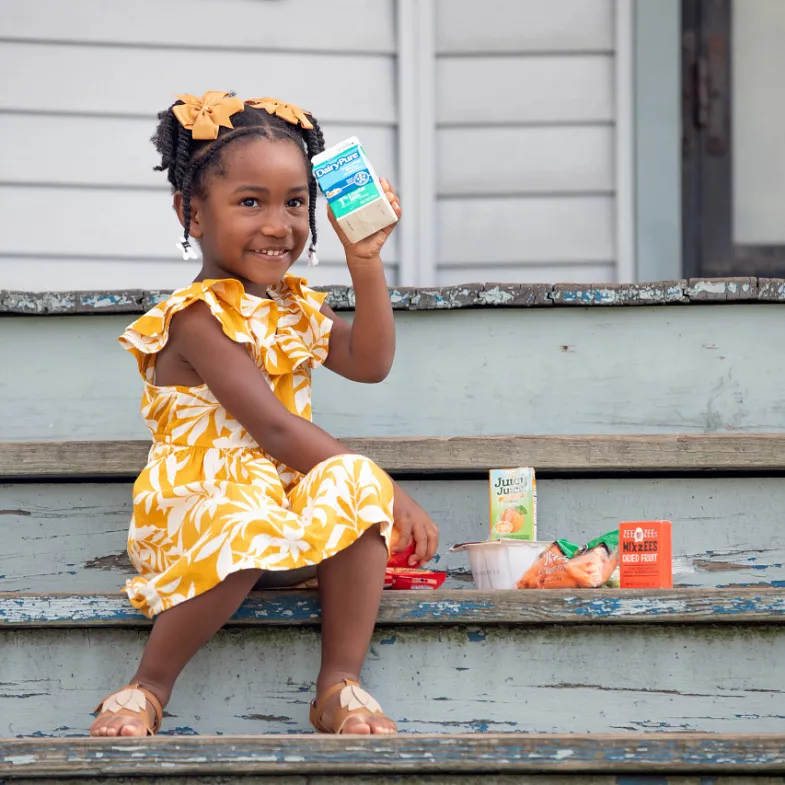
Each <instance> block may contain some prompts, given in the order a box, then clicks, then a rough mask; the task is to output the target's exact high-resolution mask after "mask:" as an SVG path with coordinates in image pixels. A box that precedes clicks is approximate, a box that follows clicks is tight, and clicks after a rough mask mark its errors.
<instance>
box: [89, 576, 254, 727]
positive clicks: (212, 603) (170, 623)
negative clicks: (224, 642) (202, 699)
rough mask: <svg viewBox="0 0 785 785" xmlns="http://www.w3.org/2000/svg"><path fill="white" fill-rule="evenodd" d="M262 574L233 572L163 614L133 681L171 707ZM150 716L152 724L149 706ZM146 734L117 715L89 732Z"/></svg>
mask: <svg viewBox="0 0 785 785" xmlns="http://www.w3.org/2000/svg"><path fill="white" fill-rule="evenodd" d="M261 573H262V571H261V570H242V571H241V572H235V573H232V574H231V575H229V576H227V578H226V579H225V580H223V581H222V582H221V583H219V584H218V585H217V586H215V587H214V588H212V589H210V591H207V592H205V593H204V594H200V595H199V596H198V597H194V598H193V599H190V600H186V601H185V602H183V603H180V604H179V605H175V607H174V608H170V609H169V610H167V611H164V612H163V613H162V614H160V616H158V617H157V618H156V620H155V624H154V625H153V631H152V632H151V633H150V639H149V640H148V642H147V646H146V647H145V650H144V654H143V655H142V661H141V662H140V663H139V668H138V669H137V671H136V673H135V674H134V677H133V679H131V682H130V683H131V684H139V685H140V686H142V687H145V688H146V689H148V690H150V692H152V693H153V695H155V696H156V698H158V700H160V701H161V705H162V706H166V704H167V703H168V702H169V697H170V696H171V694H172V688H173V687H174V683H175V681H176V679H177V677H178V676H179V675H180V672H181V671H182V669H183V668H184V667H185V665H186V663H187V662H188V661H189V660H190V659H191V657H193V656H194V654H196V652H197V651H198V650H199V649H200V648H201V647H202V646H203V645H204V644H205V643H207V641H208V640H209V639H210V638H211V637H212V636H213V635H214V634H215V633H216V632H217V631H218V630H219V629H221V627H223V625H224V624H225V623H226V622H227V620H228V619H229V617H230V616H231V615H232V614H233V613H234V612H235V611H236V610H237V608H239V607H240V604H241V603H242V601H243V600H244V599H245V598H246V596H247V595H248V592H250V591H251V589H252V588H253V586H254V584H255V583H256V581H257V580H258V579H259V577H260V575H261ZM148 713H150V714H151V716H150V721H151V722H152V713H151V710H150V709H149V707H148ZM144 732H145V731H144V727H143V726H142V723H141V721H140V720H138V719H135V718H133V717H124V716H121V715H116V714H114V715H113V714H107V715H105V716H103V717H101V716H100V715H99V717H98V719H97V720H96V721H95V722H94V723H93V725H92V726H91V728H90V734H91V735H92V736H140V735H143V734H144Z"/></svg>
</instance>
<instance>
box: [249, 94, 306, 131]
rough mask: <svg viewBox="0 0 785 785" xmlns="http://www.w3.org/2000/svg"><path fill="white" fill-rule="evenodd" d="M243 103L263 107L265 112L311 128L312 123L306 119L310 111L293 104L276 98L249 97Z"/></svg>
mask: <svg viewBox="0 0 785 785" xmlns="http://www.w3.org/2000/svg"><path fill="white" fill-rule="evenodd" d="M245 103H247V104H248V106H251V107H253V108H254V109H264V110H265V111H266V112H267V114H274V115H275V116H276V117H280V118H281V120H286V122H287V123H291V124H292V125H301V126H302V127H303V128H305V129H308V130H310V129H311V128H313V123H312V122H311V121H310V120H309V119H308V115H309V114H310V112H306V111H304V110H303V109H300V107H299V106H295V105H294V104H285V103H284V102H283V101H279V100H278V99H277V98H249V99H248V100H247V101H246V102H245Z"/></svg>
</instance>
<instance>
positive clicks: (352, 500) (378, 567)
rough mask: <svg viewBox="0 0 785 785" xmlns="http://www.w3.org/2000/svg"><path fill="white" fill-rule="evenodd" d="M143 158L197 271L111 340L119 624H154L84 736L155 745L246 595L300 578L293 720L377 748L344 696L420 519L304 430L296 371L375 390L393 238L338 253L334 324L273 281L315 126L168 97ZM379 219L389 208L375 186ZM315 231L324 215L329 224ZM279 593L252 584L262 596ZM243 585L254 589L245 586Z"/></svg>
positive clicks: (307, 205) (431, 536)
mask: <svg viewBox="0 0 785 785" xmlns="http://www.w3.org/2000/svg"><path fill="white" fill-rule="evenodd" d="M178 98H179V100H178V101H177V102H176V103H175V104H174V105H173V106H171V107H169V108H168V109H167V110H166V111H164V112H162V113H161V114H159V121H160V122H159V125H158V129H157V131H156V134H155V136H154V137H153V142H154V143H155V146H156V148H157V149H158V151H159V152H160V154H161V165H160V166H158V167H156V169H157V170H159V171H166V172H167V174H168V178H169V182H170V183H171V186H172V190H173V192H174V208H175V210H176V211H177V215H178V217H179V219H180V222H181V223H182V225H183V228H184V239H183V241H182V242H181V243H179V244H178V245H179V247H180V248H181V250H182V251H183V256H184V257H185V258H189V257H195V254H194V251H193V249H192V247H191V245H190V238H195V239H196V240H197V241H198V244H199V245H200V246H201V253H202V258H203V263H202V269H201V272H200V273H199V275H198V276H197V278H196V280H195V282H194V283H192V284H191V285H190V286H188V287H187V288H185V289H181V290H179V291H177V292H175V293H174V294H173V295H172V296H171V297H170V298H169V299H168V300H166V301H165V302H163V303H161V304H160V305H159V306H157V307H156V308H153V309H152V310H151V311H149V312H148V313H147V314H145V315H144V316H142V317H141V318H140V319H138V320H137V321H136V322H134V323H133V324H132V325H131V326H130V327H129V328H128V329H127V330H126V331H125V333H123V335H122V336H121V338H120V342H121V344H122V345H123V347H124V348H125V349H127V350H128V351H129V352H131V353H132V354H133V355H134V356H135V357H136V360H137V362H138V364H139V370H140V372H141V374H142V377H143V378H144V394H143V399H142V416H143V418H144V420H145V422H146V424H147V426H148V428H149V429H150V431H151V432H152V435H153V447H152V449H151V451H150V457H149V462H148V464H147V466H146V468H145V469H144V470H143V471H142V473H141V474H140V476H139V478H138V479H137V481H136V483H135V485H134V507H133V518H132V521H131V528H130V532H129V537H128V552H129V554H130V556H131V560H132V561H133V563H134V566H135V567H136V569H137V570H138V572H139V576H138V577H136V578H133V579H132V580H130V581H128V584H127V587H126V588H127V592H128V595H129V598H130V600H131V602H132V603H133V605H134V606H135V607H137V608H140V609H141V610H142V611H143V612H144V613H145V614H146V615H147V616H149V617H156V620H155V624H154V626H153V629H152V633H151V634H150V639H149V642H148V644H147V647H146V648H145V651H144V654H143V656H142V660H141V663H140V664H139V668H138V670H137V671H136V673H135V674H134V676H133V678H132V679H131V683H130V684H129V685H128V686H126V687H123V688H122V689H120V690H119V691H118V692H115V693H113V694H112V695H110V696H108V697H107V698H106V699H104V701H103V702H102V703H101V705H100V706H98V708H97V709H96V710H95V712H96V713H97V718H96V720H95V722H94V723H93V724H92V726H91V728H90V733H91V734H92V735H94V736H138V735H145V734H154V733H156V732H157V731H158V729H159V727H160V725H161V715H162V711H163V707H164V706H166V704H167V702H168V700H169V697H170V695H171V691H172V688H173V686H174V682H175V679H176V678H177V676H178V675H179V673H180V671H181V670H182V669H183V667H184V666H185V664H186V663H187V662H188V661H189V660H190V659H191V657H192V656H193V655H194V653H195V652H196V651H197V650H198V649H199V647H200V646H202V645H203V644H204V643H205V642H206V641H207V640H208V639H209V638H210V637H211V636H212V635H213V633H215V632H216V631H217V630H218V629H220V628H221V627H222V626H223V624H224V623H225V622H226V621H227V620H228V619H229V617H230V616H231V615H232V614H233V613H234V612H235V610H236V609H237V608H238V606H239V605H240V603H241V602H242V601H243V599H244V598H245V596H246V595H247V594H248V592H249V591H251V589H253V588H254V586H256V585H257V584H260V580H261V579H262V576H264V581H265V583H266V585H270V584H271V583H272V584H274V585H276V586H286V585H289V586H291V585H294V584H297V583H299V582H301V581H303V580H304V579H308V578H313V577H316V578H318V585H319V593H320V598H321V606H322V660H321V669H320V671H319V675H318V678H317V680H316V696H315V699H314V701H313V702H312V704H311V711H310V715H311V716H310V718H311V722H312V723H313V725H314V727H315V728H316V729H317V730H319V731H322V732H325V733H394V732H395V731H396V726H395V723H394V722H393V721H392V720H390V719H388V718H387V717H386V716H385V715H384V714H383V712H382V709H381V707H380V706H379V704H378V703H377V702H376V701H375V700H374V699H373V698H372V697H371V696H370V695H369V694H368V693H367V692H365V691H364V690H363V689H362V688H361V687H360V686H359V676H360V669H361V668H362V664H363V660H364V658H365V654H366V651H367V649H368V645H369V643H370V639H371V634H372V632H373V628H374V622H375V619H376V615H377V611H378V607H379V601H380V598H381V593H382V588H383V581H384V568H385V565H386V563H387V559H388V555H389V551H390V541H391V534H392V529H393V524H394V525H395V528H396V533H397V534H398V535H399V536H398V540H397V542H396V545H395V548H394V550H396V551H402V550H404V549H405V548H406V547H407V546H408V544H409V542H410V540H411V539H413V540H414V542H415V543H416V552H415V554H414V555H413V556H412V557H411V558H410V560H409V562H410V564H411V565H413V566H414V565H416V564H422V563H424V562H426V561H428V560H429V559H430V558H431V557H432V556H433V554H434V552H435V550H436V546H437V540H438V535H437V531H436V527H435V526H434V524H433V522H432V521H431V520H430V518H429V517H428V516H427V515H426V514H425V512H424V511H423V510H422V509H421V508H420V507H419V506H418V505H417V504H416V503H415V502H414V501H413V500H412V499H411V498H409V497H408V496H407V495H406V494H405V493H404V492H403V491H402V490H401V489H400V488H399V487H398V486H397V485H396V484H395V483H394V482H393V481H392V480H391V479H390V478H389V477H388V476H387V475H386V474H385V473H384V472H383V471H382V470H381V469H380V468H379V467H378V466H376V465H375V464H374V463H372V462H371V461H370V460H368V459H367V458H364V457H362V456H360V455H355V454H351V453H349V452H348V451H347V450H346V448H344V447H343V446H342V445H341V444H340V443H339V442H338V441H336V440H335V439H333V438H332V437H330V436H329V435H328V434H327V433H325V432H324V431H322V430H321V429H320V428H318V427H316V426H315V425H313V424H312V423H311V422H310V419H311V369H312V368H315V367H317V366H319V365H322V364H325V365H326V366H327V367H328V368H329V369H330V370H332V371H334V372H335V373H338V374H340V375H341V376H344V377H346V378H347V379H351V380H353V381H357V382H379V381H381V380H382V379H384V378H385V376H386V375H387V373H388V372H389V370H390V366H391V365H392V361H393V355H394V351H395V334H394V327H393V317H392V311H391V306H390V300H389V297H388V293H387V285H386V282H385V277H384V270H383V267H382V262H381V259H380V258H379V253H380V252H381V249H382V246H383V245H384V243H385V241H386V240H387V238H388V237H389V235H390V232H391V231H392V227H390V228H388V229H385V230H382V231H380V232H377V233H376V234H374V235H372V236H371V237H369V238H367V239H366V240H363V241H361V242H358V243H350V242H349V241H348V239H347V238H346V236H345V235H344V234H343V232H342V231H341V229H340V228H339V227H338V226H337V224H336V223H335V221H334V220H333V218H332V215H330V219H331V221H332V224H333V228H334V230H335V231H336V232H337V233H338V236H339V238H340V239H341V242H342V243H343V246H344V249H345V251H346V263H347V265H348V266H349V271H350V273H351V277H352V282H353V285H354V290H355V297H356V306H355V318H354V321H353V323H352V324H351V325H350V324H348V323H347V322H344V321H342V320H340V319H338V318H337V317H336V315H335V314H334V313H333V312H332V311H331V310H330V308H328V307H327V306H326V305H325V304H324V298H325V295H323V294H317V293H316V292H314V291H312V290H311V289H308V288H307V287H306V286H305V281H304V280H303V279H301V278H297V277H294V276H291V275H288V274H287V270H288V269H289V267H290V266H291V265H292V264H293V263H294V262H295V260H296V259H297V258H298V257H299V256H300V255H301V253H302V252H303V250H304V248H305V245H306V243H307V242H308V239H309V234H310V245H309V256H310V257H311V259H312V261H314V262H315V259H314V257H315V250H316V222H315V208H316V182H315V181H314V178H313V175H312V174H311V169H310V163H309V161H310V158H311V157H312V156H314V155H316V154H317V153H320V152H322V151H323V149H324V137H323V136H322V133H321V131H320V129H319V125H318V123H317V122H316V119H315V118H314V117H312V116H311V115H310V114H308V113H307V112H303V111H302V110H300V109H299V108H298V107H296V106H293V105H291V104H285V103H281V102H279V101H276V100H273V99H251V100H249V101H245V102H243V101H242V100H240V99H239V98H237V97H235V96H233V95H231V94H228V93H220V92H210V93H206V94H205V95H204V97H203V98H201V99H200V98H196V97H194V96H191V95H182V96H178ZM384 190H385V192H386V195H387V198H388V199H389V200H390V202H391V204H392V206H393V208H394V210H395V212H396V213H397V214H398V215H400V206H399V203H398V197H397V196H396V194H395V191H394V190H393V189H392V188H391V187H390V186H389V184H387V183H384ZM328 214H329V211H328ZM271 578H272V579H276V578H277V580H270V579H271ZM260 585H265V584H264V583H261V584H260Z"/></svg>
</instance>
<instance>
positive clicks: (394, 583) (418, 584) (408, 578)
mask: <svg viewBox="0 0 785 785" xmlns="http://www.w3.org/2000/svg"><path fill="white" fill-rule="evenodd" d="M388 576H389V579H390V588H391V589H409V590H410V589H438V588H439V587H440V586H441V585H442V584H443V583H444V581H445V580H446V578H447V573H446V572H431V571H430V570H409V569H406V568H394V567H392V568H391V567H388V568H387V570H386V571H385V588H386V587H387V579H388Z"/></svg>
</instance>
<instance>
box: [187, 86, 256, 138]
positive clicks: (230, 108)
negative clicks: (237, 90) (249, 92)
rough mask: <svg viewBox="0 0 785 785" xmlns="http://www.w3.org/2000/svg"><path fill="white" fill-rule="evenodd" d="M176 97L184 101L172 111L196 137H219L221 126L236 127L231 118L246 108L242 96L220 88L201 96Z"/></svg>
mask: <svg viewBox="0 0 785 785" xmlns="http://www.w3.org/2000/svg"><path fill="white" fill-rule="evenodd" d="M176 97H177V98H179V99H180V100H181V101H182V102H183V103H182V104H177V106H173V107H172V111H173V112H174V115H175V117H176V118H177V119H178V120H179V121H180V125H182V126H183V127H184V128H187V129H188V130H189V131H190V132H191V135H192V136H193V138H194V139H201V140H203V139H217V138H218V130H219V126H223V127H224V128H234V126H233V125H232V121H231V120H230V119H229V118H230V117H231V116H232V115H233V114H236V113H237V112H242V111H243V110H244V109H245V105H244V104H243V102H242V100H241V99H240V98H237V97H236V96H231V95H229V93H222V92H220V91H219V90H210V91H209V92H206V93H205V94H204V95H203V96H202V97H201V98H197V97H196V96H195V95H188V94H185V95H178V96H176Z"/></svg>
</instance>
